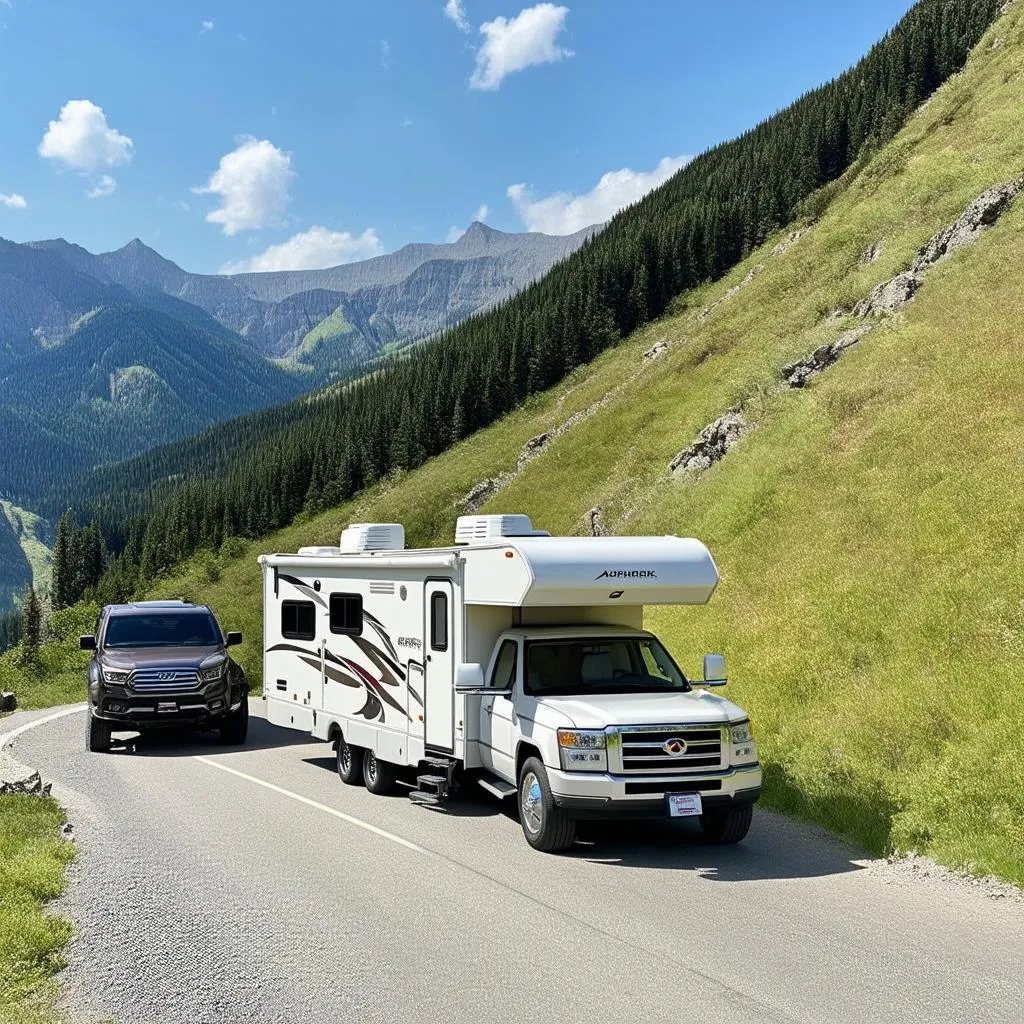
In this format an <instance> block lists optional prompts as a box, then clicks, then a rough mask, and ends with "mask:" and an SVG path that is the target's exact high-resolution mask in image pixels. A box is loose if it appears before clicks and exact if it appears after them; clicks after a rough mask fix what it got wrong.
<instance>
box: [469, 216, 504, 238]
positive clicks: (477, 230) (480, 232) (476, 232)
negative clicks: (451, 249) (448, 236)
mask: <svg viewBox="0 0 1024 1024" xmlns="http://www.w3.org/2000/svg"><path fill="white" fill-rule="evenodd" d="M501 234H504V232H502V231H496V230H495V229H494V228H489V227H488V226H487V225H486V224H485V223H484V222H483V221H482V220H475V221H473V223H472V224H470V225H469V227H468V228H466V230H465V232H464V233H463V235H462V238H469V239H474V238H479V239H483V240H487V239H491V238H495V237H497V236H498V235H501ZM461 240H462V239H460V241H461Z"/></svg>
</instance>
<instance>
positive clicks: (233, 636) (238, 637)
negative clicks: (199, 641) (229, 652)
mask: <svg viewBox="0 0 1024 1024" xmlns="http://www.w3.org/2000/svg"><path fill="white" fill-rule="evenodd" d="M241 642H242V634H241V633H239V632H238V630H237V629H235V630H232V631H231V632H230V633H228V635H227V636H226V637H225V638H224V646H225V647H237V646H238V645H239V644H240V643H241Z"/></svg>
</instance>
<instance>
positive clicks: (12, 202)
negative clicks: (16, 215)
mask: <svg viewBox="0 0 1024 1024" xmlns="http://www.w3.org/2000/svg"><path fill="white" fill-rule="evenodd" d="M0 206H6V207H7V209H8V210H24V209H25V207H26V206H28V200H27V199H26V198H25V197H24V196H22V195H19V194H18V193H17V192H11V193H10V195H5V194H4V193H3V192H0Z"/></svg>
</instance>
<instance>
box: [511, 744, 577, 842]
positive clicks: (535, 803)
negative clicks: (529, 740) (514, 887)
mask: <svg viewBox="0 0 1024 1024" xmlns="http://www.w3.org/2000/svg"><path fill="white" fill-rule="evenodd" d="M519 822H520V824H521V825H522V826H523V835H524V836H526V841H527V842H528V843H529V844H530V845H531V846H532V847H533V848H534V849H535V850H543V851H544V852H545V853H557V852H558V851H559V850H567V849H569V847H570V846H572V844H573V842H574V841H575V839H576V822H575V821H573V819H572V818H570V817H569V815H568V814H567V813H566V812H565V811H564V810H563V809H562V808H561V807H559V806H558V804H556V803H555V798H554V797H553V796H552V795H551V787H550V786H549V785H548V773H547V772H546V771H545V769H544V765H543V764H541V762H540V760H539V759H538V758H536V757H528V758H527V759H526V761H524V762H523V767H522V768H521V769H520V770H519Z"/></svg>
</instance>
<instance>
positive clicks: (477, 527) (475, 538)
mask: <svg viewBox="0 0 1024 1024" xmlns="http://www.w3.org/2000/svg"><path fill="white" fill-rule="evenodd" d="M550 536H551V534H550V533H548V532H547V530H535V529H534V528H533V523H531V522H530V517H529V516H523V515H512V516H459V519H458V522H456V524H455V543H456V544H489V543H491V542H492V541H496V540H500V539H501V538H502V537H550Z"/></svg>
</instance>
